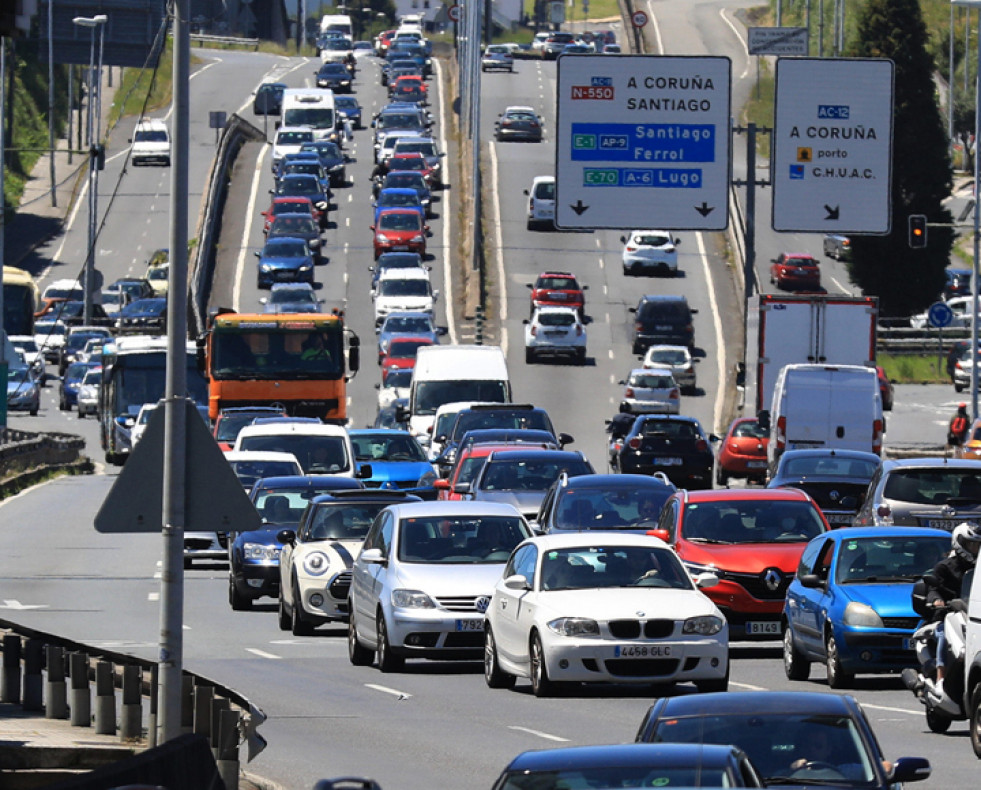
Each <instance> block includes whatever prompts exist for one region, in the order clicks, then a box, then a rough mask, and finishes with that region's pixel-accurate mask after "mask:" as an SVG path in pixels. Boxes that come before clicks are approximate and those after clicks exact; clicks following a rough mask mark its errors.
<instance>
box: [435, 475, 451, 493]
mask: <svg viewBox="0 0 981 790" xmlns="http://www.w3.org/2000/svg"><path fill="white" fill-rule="evenodd" d="M433 488H435V489H436V490H437V491H449V490H450V481H449V480H446V479H444V478H442V477H437V478H436V479H435V480H434V481H433Z"/></svg>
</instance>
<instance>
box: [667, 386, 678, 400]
mask: <svg viewBox="0 0 981 790" xmlns="http://www.w3.org/2000/svg"><path fill="white" fill-rule="evenodd" d="M680 397H681V393H680V392H679V391H678V390H677V389H673V390H671V392H669V393H668V399H669V400H677V399H678V398H680Z"/></svg>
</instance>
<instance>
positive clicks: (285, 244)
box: [262, 239, 310, 258]
mask: <svg viewBox="0 0 981 790" xmlns="http://www.w3.org/2000/svg"><path fill="white" fill-rule="evenodd" d="M262 254H263V257H274V258H306V257H307V256H308V255H309V254H310V252H309V250H308V249H307V243H306V242H305V241H303V240H302V239H278V240H276V241H275V242H270V243H269V244H267V245H266V246H265V248H264V249H263V251H262Z"/></svg>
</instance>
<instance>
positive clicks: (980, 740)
mask: <svg viewBox="0 0 981 790" xmlns="http://www.w3.org/2000/svg"><path fill="white" fill-rule="evenodd" d="M968 715H969V716H970V725H971V726H970V731H971V748H973V749H974V754H975V755H976V756H977V757H981V686H976V687H975V689H974V693H973V694H971V708H970V710H969V711H968Z"/></svg>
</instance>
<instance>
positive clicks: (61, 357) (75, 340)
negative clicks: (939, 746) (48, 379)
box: [58, 305, 111, 376]
mask: <svg viewBox="0 0 981 790" xmlns="http://www.w3.org/2000/svg"><path fill="white" fill-rule="evenodd" d="M92 306H93V307H95V305H92ZM90 329H91V327H80V328H76V327H73V328H72V329H71V330H70V331H69V333H68V336H67V337H66V339H65V344H64V345H63V346H62V347H61V350H60V351H59V353H58V375H59V376H64V375H65V371H66V370H67V369H68V366H69V365H71V364H72V363H73V362H75V361H76V358H77V357H78V355H79V353H80V352H82V351H83V350H84V349H85V344H86V343H88V342H89V341H90V340H94V339H97V338H102V339H104V340H110V339H111V335H110V334H109V330H108V329H95V330H94V331H89V330H90Z"/></svg>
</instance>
